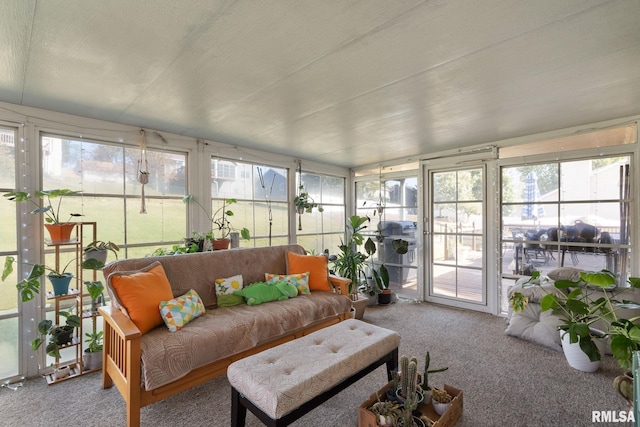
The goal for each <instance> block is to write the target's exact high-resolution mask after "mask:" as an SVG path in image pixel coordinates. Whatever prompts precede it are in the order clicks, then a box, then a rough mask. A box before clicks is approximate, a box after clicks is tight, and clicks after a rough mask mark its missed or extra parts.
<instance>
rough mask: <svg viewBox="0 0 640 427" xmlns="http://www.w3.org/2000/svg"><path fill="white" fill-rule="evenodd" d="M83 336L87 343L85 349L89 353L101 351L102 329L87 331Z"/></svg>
mask: <svg viewBox="0 0 640 427" xmlns="http://www.w3.org/2000/svg"><path fill="white" fill-rule="evenodd" d="M84 336H85V337H87V339H85V340H84V342H86V343H87V344H88V347H87V350H88V352H89V353H96V352H98V351H102V340H103V337H104V333H103V332H102V331H99V332H87V333H86V334H84Z"/></svg>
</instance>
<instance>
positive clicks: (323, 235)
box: [296, 172, 346, 254]
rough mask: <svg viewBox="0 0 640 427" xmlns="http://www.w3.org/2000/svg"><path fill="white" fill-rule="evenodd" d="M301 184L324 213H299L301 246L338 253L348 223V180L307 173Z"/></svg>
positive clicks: (298, 236)
mask: <svg viewBox="0 0 640 427" xmlns="http://www.w3.org/2000/svg"><path fill="white" fill-rule="evenodd" d="M300 182H301V183H302V184H303V185H304V188H305V190H306V191H307V192H308V193H309V196H310V197H311V198H313V200H314V202H315V203H318V204H319V205H320V206H322V209H323V211H322V212H319V211H318V210H317V209H313V212H312V213H305V214H302V215H299V216H298V215H297V214H296V216H298V219H297V220H296V223H297V224H299V226H298V227H297V232H296V235H297V238H298V243H299V244H300V245H302V246H303V247H304V248H305V249H306V250H307V251H311V252H314V253H321V252H323V251H325V250H329V253H330V254H335V253H337V251H338V246H339V245H340V242H341V239H343V238H344V229H345V221H346V218H345V206H344V204H345V203H344V194H345V191H344V188H345V185H344V178H338V177H334V176H329V175H320V174H314V173H308V172H303V173H302V174H301V176H300V177H299V183H300ZM299 183H298V184H299Z"/></svg>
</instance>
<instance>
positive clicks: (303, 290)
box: [264, 271, 310, 295]
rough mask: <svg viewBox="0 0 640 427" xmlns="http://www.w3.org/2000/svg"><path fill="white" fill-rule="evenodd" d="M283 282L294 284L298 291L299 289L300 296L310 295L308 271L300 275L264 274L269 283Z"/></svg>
mask: <svg viewBox="0 0 640 427" xmlns="http://www.w3.org/2000/svg"><path fill="white" fill-rule="evenodd" d="M283 280H284V281H285V282H289V283H291V284H293V285H294V286H295V287H296V289H298V295H308V294H309V293H310V290H309V272H308V271H306V272H304V273H299V274H274V273H265V274H264V281H265V282H267V283H275V282H280V281H283Z"/></svg>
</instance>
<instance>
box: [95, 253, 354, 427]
mask: <svg viewBox="0 0 640 427" xmlns="http://www.w3.org/2000/svg"><path fill="white" fill-rule="evenodd" d="M289 251H290V252H295V253H297V254H304V253H305V251H304V248H302V247H301V246H299V245H283V246H275V247H267V248H243V249H232V250H226V251H214V252H204V253H196V254H185V255H175V256H164V257H149V258H139V259H126V260H119V261H115V262H113V263H110V264H108V265H106V266H105V267H104V269H103V273H104V275H105V278H106V279H107V283H108V284H109V278H110V276H111V275H112V274H113V273H116V272H118V273H121V272H123V271H137V270H140V269H143V268H144V267H147V266H148V265H149V264H151V263H152V262H155V261H158V262H160V263H161V264H162V266H163V268H164V270H165V272H166V275H167V278H168V279H169V283H170V285H171V289H172V292H173V295H174V297H177V296H180V295H183V294H184V293H185V292H187V291H189V289H195V290H196V291H197V292H198V294H199V295H200V296H201V298H202V300H203V302H204V305H205V306H206V307H207V310H206V313H205V314H204V315H202V316H200V317H198V318H196V319H195V320H193V321H191V322H190V323H189V324H188V325H186V326H185V327H184V328H183V329H181V330H180V331H178V332H176V333H171V332H169V330H168V329H167V328H166V327H164V326H160V327H157V328H155V329H152V330H151V331H150V332H147V333H145V334H141V333H140V331H139V330H138V329H137V328H136V326H135V325H134V323H133V322H132V321H131V320H130V319H129V317H127V316H126V314H125V313H124V312H123V311H121V310H120V307H118V303H117V298H114V295H113V290H112V289H111V287H110V286H107V288H108V290H109V292H110V294H111V295H110V296H111V301H112V305H111V306H107V307H102V308H101V309H100V312H101V314H102V316H103V318H104V352H103V366H102V385H103V387H104V388H108V387H111V386H112V385H113V384H115V385H116V387H117V388H118V390H119V391H120V394H122V396H123V398H124V400H125V402H126V405H127V425H128V426H138V425H140V408H141V407H143V406H146V405H149V404H151V403H154V402H157V401H160V400H162V399H164V398H166V397H169V396H172V395H174V394H176V393H179V392H181V391H184V390H187V389H189V388H191V387H194V386H196V385H198V384H201V383H203V382H205V381H208V380H210V379H212V378H215V377H217V376H220V375H224V374H225V373H226V369H227V367H228V366H229V365H230V364H231V363H232V362H234V361H236V360H238V359H241V358H243V357H246V356H248V355H251V354H255V353H259V352H261V351H263V350H265V349H267V348H270V347H274V346H275V345H278V344H280V343H283V342H286V341H289V340H292V339H295V338H299V337H301V336H304V335H306V334H308V333H311V332H313V331H315V330H318V329H321V328H324V327H326V326H329V325H332V324H335V323H338V322H340V321H343V320H345V319H347V318H350V317H351V314H350V310H351V300H350V299H349V298H348V284H349V281H348V280H346V279H343V278H339V277H333V276H332V277H330V283H331V284H332V285H333V288H334V292H327V291H312V292H311V294H309V295H301V296H298V297H295V298H292V299H289V300H286V301H273V302H269V303H265V304H261V305H257V306H247V305H246V304H242V305H238V306H234V307H217V305H216V296H215V288H214V281H215V280H216V279H218V278H225V277H231V276H234V275H236V274H242V276H243V281H244V284H245V285H247V284H250V283H254V282H259V281H264V274H265V273H277V274H286V273H287V265H286V258H287V256H286V253H287V252H289ZM169 349H170V351H168V350H169Z"/></svg>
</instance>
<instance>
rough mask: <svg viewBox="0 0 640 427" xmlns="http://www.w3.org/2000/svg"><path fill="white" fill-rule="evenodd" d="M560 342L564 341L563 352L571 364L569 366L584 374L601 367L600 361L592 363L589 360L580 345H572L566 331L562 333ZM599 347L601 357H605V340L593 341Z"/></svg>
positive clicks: (597, 339) (596, 339) (595, 339)
mask: <svg viewBox="0 0 640 427" xmlns="http://www.w3.org/2000/svg"><path fill="white" fill-rule="evenodd" d="M560 340H561V341H562V351H563V352H564V357H565V358H566V359H567V362H569V366H571V367H572V368H574V369H577V370H579V371H583V372H595V371H597V370H598V368H599V367H600V361H599V360H597V361H595V362H592V361H590V360H589V356H587V355H586V354H584V352H583V351H582V349H581V348H580V344H579V343H577V342H576V343H573V344H572V343H571V342H570V338H569V334H568V333H566V332H565V331H560ZM593 341H594V342H595V343H596V346H597V347H598V351H599V352H600V356H601V357H602V356H604V351H605V344H606V339H605V338H594V340H593Z"/></svg>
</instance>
